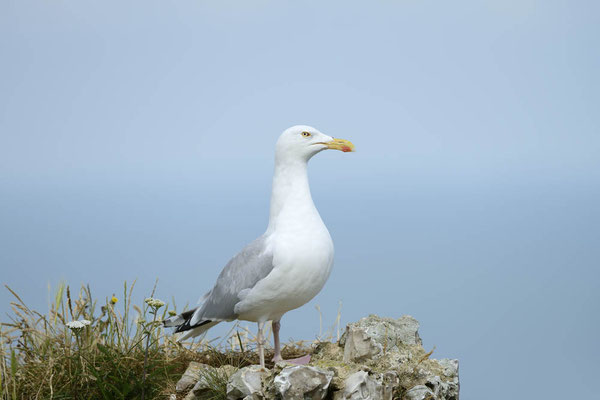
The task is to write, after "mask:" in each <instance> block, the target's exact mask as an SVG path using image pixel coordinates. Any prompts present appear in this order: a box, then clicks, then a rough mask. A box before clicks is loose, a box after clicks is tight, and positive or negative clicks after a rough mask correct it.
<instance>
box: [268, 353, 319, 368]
mask: <svg viewBox="0 0 600 400" xmlns="http://www.w3.org/2000/svg"><path fill="white" fill-rule="evenodd" d="M273 361H275V360H273ZM279 361H285V362H286V363H289V364H294V365H306V364H308V363H309V362H310V354H307V355H305V356H302V357H298V358H290V359H289V360H279ZM275 362H277V361H275Z"/></svg>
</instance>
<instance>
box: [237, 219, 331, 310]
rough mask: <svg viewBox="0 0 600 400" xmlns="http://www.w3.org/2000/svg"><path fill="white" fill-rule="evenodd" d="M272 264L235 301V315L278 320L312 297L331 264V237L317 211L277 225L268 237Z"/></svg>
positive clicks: (325, 279)
mask: <svg viewBox="0 0 600 400" xmlns="http://www.w3.org/2000/svg"><path fill="white" fill-rule="evenodd" d="M268 247H269V250H270V251H272V252H273V265H274V268H273V270H272V271H271V273H270V274H269V275H268V276H267V277H266V278H264V279H263V280H261V281H260V282H258V283H257V284H256V286H255V287H254V288H252V289H251V290H250V291H248V293H246V294H244V296H242V299H241V301H240V302H239V303H238V304H237V305H236V307H235V310H236V313H238V314H239V316H238V319H243V320H248V321H269V320H279V318H281V316H282V315H283V314H284V313H286V312H287V311H290V310H293V309H295V308H298V307H300V306H302V305H304V304H306V303H307V302H309V301H310V300H311V299H312V298H313V297H315V296H316V295H317V294H318V293H319V292H320V291H321V289H322V288H323V286H324V285H325V282H326V281H327V278H329V274H330V273H331V268H332V266H333V255H334V249H333V241H332V240H331V236H330V235H329V232H328V231H327V228H326V227H325V225H324V224H323V222H322V221H321V218H320V217H319V216H318V213H317V214H316V218H314V214H313V216H309V217H308V218H306V216H305V218H304V220H300V219H297V218H294V219H293V220H288V221H286V223H285V224H283V225H279V227H278V229H276V230H275V231H274V232H273V233H272V234H271V235H270V236H269V237H268Z"/></svg>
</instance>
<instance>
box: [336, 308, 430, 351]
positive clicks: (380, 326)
mask: <svg viewBox="0 0 600 400" xmlns="http://www.w3.org/2000/svg"><path fill="white" fill-rule="evenodd" d="M418 331H419V322H418V321H417V320H416V319H414V318H413V317H411V316H410V315H404V316H402V317H400V318H398V319H392V318H381V317H378V316H377V315H369V316H368V317H365V318H362V319H361V320H360V321H358V322H355V323H351V324H348V326H346V332H345V333H344V335H343V337H342V339H341V340H340V344H341V345H343V346H344V358H343V359H344V362H364V361H367V360H374V359H377V358H379V357H381V356H383V355H384V354H385V353H386V352H388V351H393V350H398V349H399V347H400V346H401V345H402V344H405V345H421V338H420V337H419V332H418Z"/></svg>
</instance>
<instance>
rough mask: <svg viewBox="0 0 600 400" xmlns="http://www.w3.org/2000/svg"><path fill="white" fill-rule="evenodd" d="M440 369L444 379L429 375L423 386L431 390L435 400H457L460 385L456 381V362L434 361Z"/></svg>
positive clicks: (457, 380)
mask: <svg viewBox="0 0 600 400" xmlns="http://www.w3.org/2000/svg"><path fill="white" fill-rule="evenodd" d="M434 361H437V363H438V364H439V365H440V367H441V368H442V371H443V372H442V373H443V375H444V378H443V379H442V377H440V376H439V375H433V374H430V375H429V376H427V382H426V383H425V385H426V386H427V387H428V388H429V389H431V390H432V392H433V393H434V394H435V396H436V398H437V399H440V400H458V394H459V390H460V383H459V379H458V360H450V359H447V358H444V359H441V360H434Z"/></svg>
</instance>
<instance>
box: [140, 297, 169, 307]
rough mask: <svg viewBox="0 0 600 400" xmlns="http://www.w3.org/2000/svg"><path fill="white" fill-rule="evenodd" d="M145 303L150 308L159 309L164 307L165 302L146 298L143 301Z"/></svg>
mask: <svg viewBox="0 0 600 400" xmlns="http://www.w3.org/2000/svg"><path fill="white" fill-rule="evenodd" d="M144 301H145V302H146V304H148V305H149V306H150V307H152V308H156V309H159V308H161V307H162V306H164V305H165V302H164V301H162V300H159V299H153V298H152V297H148V298H147V299H146V300H144Z"/></svg>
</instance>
